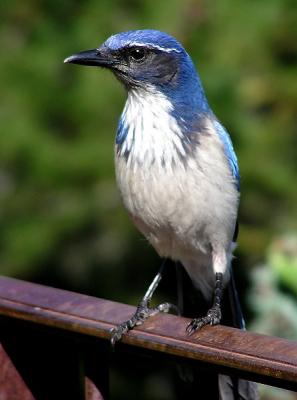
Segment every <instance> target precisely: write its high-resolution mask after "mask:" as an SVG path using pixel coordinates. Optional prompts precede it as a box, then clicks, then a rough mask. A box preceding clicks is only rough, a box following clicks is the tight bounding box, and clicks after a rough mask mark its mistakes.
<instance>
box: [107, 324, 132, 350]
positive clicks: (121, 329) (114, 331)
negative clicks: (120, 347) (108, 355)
mask: <svg viewBox="0 0 297 400" xmlns="http://www.w3.org/2000/svg"><path fill="white" fill-rule="evenodd" d="M128 330H129V325H128V321H126V322H123V323H122V324H120V325H118V326H116V327H115V328H111V329H110V333H111V339H110V343H111V346H112V347H114V346H115V344H116V342H118V341H119V340H121V338H122V336H123V335H124V334H125V333H127V332H128Z"/></svg>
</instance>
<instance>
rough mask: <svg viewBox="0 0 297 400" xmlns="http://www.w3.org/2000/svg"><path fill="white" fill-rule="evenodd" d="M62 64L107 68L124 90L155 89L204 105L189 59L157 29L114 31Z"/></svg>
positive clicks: (204, 99)
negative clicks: (100, 44)
mask: <svg viewBox="0 0 297 400" xmlns="http://www.w3.org/2000/svg"><path fill="white" fill-rule="evenodd" d="M65 63H73V64H81V65H90V66H99V67H104V68H108V69H110V70H111V71H112V72H113V73H114V74H115V75H116V77H117V78H118V79H119V80H120V81H121V82H122V83H123V84H124V85H125V87H126V88H127V89H128V91H129V90H131V89H132V90H144V91H150V92H154V91H157V92H162V93H163V94H165V95H166V96H167V97H168V98H170V99H171V100H175V101H176V102H181V103H188V101H190V102H191V103H192V105H193V103H197V105H198V103H199V106H200V107H202V109H203V108H207V107H208V106H207V101H206V98H205V96H204V92H203V89H202V86H201V84H200V80H199V77H198V75H197V72H196V70H195V67H194V65H193V63H192V60H191V58H190V57H189V55H188V54H187V52H186V51H185V50H184V48H183V47H182V45H181V44H180V43H179V42H178V41H177V40H176V39H174V38H173V37H172V36H170V35H168V34H166V33H163V32H160V31H156V30H150V29H145V30H136V31H128V32H122V33H118V34H116V35H113V36H111V37H110V38H108V39H107V40H106V41H105V42H104V43H103V45H102V46H100V47H99V48H97V49H93V50H87V51H83V52H81V53H78V54H75V55H73V56H71V57H68V58H66V60H65ZM187 99H188V101H187Z"/></svg>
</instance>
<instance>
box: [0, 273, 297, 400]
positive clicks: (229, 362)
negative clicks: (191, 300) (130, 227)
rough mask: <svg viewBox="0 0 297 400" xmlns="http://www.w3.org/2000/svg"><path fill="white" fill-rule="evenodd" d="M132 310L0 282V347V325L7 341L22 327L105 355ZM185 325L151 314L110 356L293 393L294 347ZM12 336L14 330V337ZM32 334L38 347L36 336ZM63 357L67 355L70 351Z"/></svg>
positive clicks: (18, 283)
mask: <svg viewBox="0 0 297 400" xmlns="http://www.w3.org/2000/svg"><path fill="white" fill-rule="evenodd" d="M134 310H135V307H132V306H129V305H125V304H121V303H116V302H113V301H108V300H103V299H99V298H94V297H90V296H86V295H83V294H78V293H73V292H69V291H65V290H61V289H54V288H51V287H47V286H42V285H38V284H34V283H29V282H25V281H20V280H16V279H12V278H7V277H0V316H1V318H2V320H1V319H0V340H1V341H2V343H3V340H2V338H1V323H2V325H3V327H4V328H3V329H2V330H3V331H4V332H10V333H9V335H8V336H9V337H10V338H11V328H7V327H9V326H10V324H13V323H17V324H20V323H23V324H24V323H25V324H27V325H26V326H30V327H33V326H34V327H35V328H36V327H37V328H38V327H39V329H40V328H41V327H42V328H43V329H46V330H49V331H51V330H54V331H55V332H63V334H67V333H68V334H69V333H72V334H76V335H79V336H80V337H81V336H83V337H88V338H93V339H94V338H95V339H96V340H95V342H96V341H98V343H99V342H100V343H105V351H106V352H109V351H110V348H109V344H108V341H109V339H110V332H109V331H110V329H111V328H112V327H114V326H115V325H116V324H118V323H120V322H121V321H123V320H125V319H127V318H128V317H130V316H131V314H132V313H133V312H134ZM1 321H2V322H1ZM188 322H189V320H188V319H186V318H182V317H177V316H174V315H165V314H159V315H156V316H154V317H151V318H150V319H149V320H148V321H146V322H145V324H143V325H142V326H140V327H137V328H136V329H134V330H133V331H131V332H129V333H128V334H127V335H125V336H124V337H123V339H122V342H121V343H119V344H116V348H115V351H117V350H118V351H119V352H120V351H122V350H123V348H125V347H126V348H127V347H133V349H134V351H138V352H141V351H143V352H150V353H151V354H153V355H154V356H156V357H158V356H162V357H169V358H170V357H171V358H173V359H178V360H181V359H183V360H187V361H190V362H193V363H197V364H199V365H202V366H203V365H207V366H208V368H211V369H212V370H213V371H216V372H227V373H230V374H233V375H235V376H240V377H242V378H250V379H252V380H255V381H258V382H262V383H268V384H270V385H273V386H278V387H283V388H287V389H291V390H297V343H296V342H294V341H290V340H285V339H281V338H278V337H271V336H266V335H262V334H257V333H252V332H246V331H240V330H238V329H234V328H230V327H225V326H214V327H204V328H203V329H202V330H201V331H199V332H197V333H195V334H193V335H191V336H188V335H186V333H185V327H186V325H187V323H188ZM7 329H8V331H7ZM17 331H18V325H15V331H14V332H17ZM35 335H36V336H35V340H36V343H37V344H38V331H37V333H36V334H35ZM4 339H5V335H4ZM73 340H74V341H75V340H76V339H75V338H74V339H73ZM6 342H7V341H6ZM6 342H5V340H4V343H6ZM8 342H9V340H8ZM65 343H68V341H67V342H66V341H65ZM65 343H63V344H62V345H61V355H62V354H63V352H64V351H66V352H67V345H66V344H65ZM37 344H36V345H37ZM14 346H15V344H14ZM41 346H44V344H43V345H41ZM4 347H5V346H4ZM71 348H72V349H73V347H71ZM5 349H6V348H5ZM8 349H9V344H8ZM106 349H107V350H106ZM91 353H92V350H91V351H90V354H91ZM69 354H70V355H71V356H73V352H72V350H71V349H70V351H69ZM69 354H68V356H67V357H69ZM9 355H10V354H9ZM61 398H62V397H61ZM68 398H70V397H68ZM74 398H76V397H73V399H74ZM77 398H81V397H77ZM90 398H91V397H90ZM94 398H95V397H94ZM98 398H99V397H98Z"/></svg>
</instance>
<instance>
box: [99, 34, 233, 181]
mask: <svg viewBox="0 0 297 400" xmlns="http://www.w3.org/2000/svg"><path fill="white" fill-rule="evenodd" d="M135 46H140V47H141V46H143V47H146V48H151V49H154V50H156V51H159V52H160V53H162V52H164V53H169V54H170V56H171V57H170V58H171V59H172V60H173V61H174V62H176V65H177V66H178V72H177V74H176V76H175V80H174V82H171V81H170V82H168V81H162V80H160V81H158V80H157V81H156V80H154V81H153V84H154V86H155V87H156V89H157V90H158V91H159V92H161V93H163V94H164V95H165V96H166V97H167V98H168V99H169V100H170V102H171V104H172V111H171V113H172V115H173V116H174V118H175V119H176V121H177V123H178V124H179V125H180V127H181V130H182V132H183V133H184V135H185V141H188V140H189V135H188V134H191V133H193V132H194V133H195V132H196V133H197V131H198V130H199V127H200V128H201V127H202V128H203V123H204V122H203V121H205V117H208V118H210V119H211V120H212V121H213V122H214V126H215V130H216V133H217V134H218V136H219V137H220V140H221V141H222V144H223V146H224V152H225V154H226V158H227V160H228V163H229V166H230V169H231V172H232V175H233V177H234V178H235V181H236V185H237V187H238V188H239V169H238V164H237V158H236V154H235V152H234V149H233V146H232V142H231V139H230V137H229V135H228V133H227V131H226V130H225V128H224V127H223V126H222V125H221V124H220V123H219V122H218V121H217V120H216V118H215V116H214V114H213V112H212V111H211V109H210V107H209V105H208V102H207V99H206V96H205V93H204V90H203V87H202V84H201V81H200V78H199V75H198V73H197V71H196V68H195V66H194V64H193V62H192V59H191V57H190V56H189V55H188V53H187V52H186V51H185V49H184V48H183V46H182V45H181V44H180V43H179V42H178V41H177V40H176V39H175V38H174V37H172V36H170V35H168V34H167V33H164V32H160V31H157V30H152V29H144V30H135V31H128V32H122V33H118V34H116V35H113V36H111V37H110V38H109V39H107V40H106V42H105V43H104V44H103V47H105V48H108V49H110V50H111V51H114V52H116V51H120V50H121V49H125V48H129V47H135ZM153 74H154V71H152V68H148V69H147V70H146V69H140V70H139V74H138V75H136V77H137V79H139V80H140V81H142V82H143V83H144V85H145V84H148V85H149V84H151V83H152V78H154V75H153ZM126 128H127V127H126V126H125V123H124V121H123V120H122V119H121V120H120V122H119V129H118V134H117V139H116V141H117V143H118V144H121V143H123V141H124V140H125V137H126Z"/></svg>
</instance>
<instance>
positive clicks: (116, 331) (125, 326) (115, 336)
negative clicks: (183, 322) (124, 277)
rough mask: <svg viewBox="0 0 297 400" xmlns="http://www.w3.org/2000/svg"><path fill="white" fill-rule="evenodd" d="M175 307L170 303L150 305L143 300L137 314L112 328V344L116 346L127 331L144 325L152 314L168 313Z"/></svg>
mask: <svg viewBox="0 0 297 400" xmlns="http://www.w3.org/2000/svg"><path fill="white" fill-rule="evenodd" d="M174 307H175V306H174V305H173V304H170V303H162V304H159V305H158V306H156V307H149V304H148V303H147V302H143V301H141V302H140V303H139V305H138V307H137V309H136V312H135V314H134V315H133V316H132V317H131V318H130V319H128V320H127V321H125V322H122V323H121V324H119V325H118V326H116V327H115V328H112V329H111V331H110V332H111V340H110V342H111V345H112V346H114V345H115V343H116V342H117V341H119V340H121V338H122V336H123V335H124V334H125V333H127V332H128V331H130V330H131V329H133V328H134V327H135V326H138V325H142V324H143V323H144V321H145V320H147V319H148V318H149V317H151V316H152V315H155V314H157V313H159V312H166V313H167V312H168V311H169V310H170V309H171V308H174Z"/></svg>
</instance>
